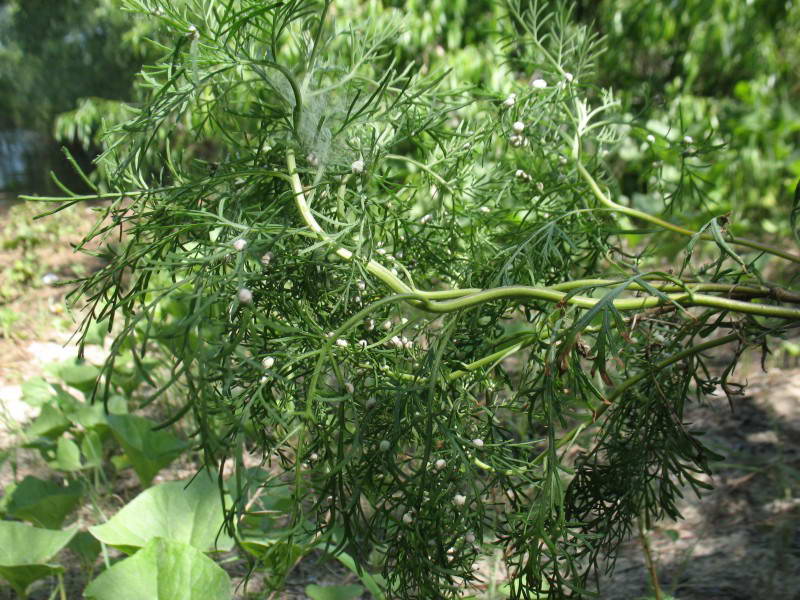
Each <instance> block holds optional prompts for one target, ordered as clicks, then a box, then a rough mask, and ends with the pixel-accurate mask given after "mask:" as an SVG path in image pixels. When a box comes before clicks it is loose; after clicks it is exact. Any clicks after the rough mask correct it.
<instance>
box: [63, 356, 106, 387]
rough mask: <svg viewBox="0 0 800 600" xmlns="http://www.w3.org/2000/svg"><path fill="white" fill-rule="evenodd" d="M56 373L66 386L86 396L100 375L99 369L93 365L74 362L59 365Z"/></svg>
mask: <svg viewBox="0 0 800 600" xmlns="http://www.w3.org/2000/svg"><path fill="white" fill-rule="evenodd" d="M57 373H58V376H59V377H60V378H61V379H62V380H63V381H64V383H66V384H67V385H68V386H70V387H74V388H75V389H76V390H80V391H82V392H83V393H84V394H88V393H90V392H91V391H92V390H93V389H94V384H95V382H96V381H97V377H98V376H99V375H100V369H99V368H98V367H95V366H94V365H90V364H87V363H85V362H84V363H82V362H79V361H78V360H75V361H67V362H66V363H64V364H62V365H60V366H59V367H58V370H57Z"/></svg>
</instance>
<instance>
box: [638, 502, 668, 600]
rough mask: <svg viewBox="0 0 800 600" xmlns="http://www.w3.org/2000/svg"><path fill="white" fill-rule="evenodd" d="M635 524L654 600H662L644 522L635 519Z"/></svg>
mask: <svg viewBox="0 0 800 600" xmlns="http://www.w3.org/2000/svg"><path fill="white" fill-rule="evenodd" d="M636 523H637V525H638V529H639V541H640V542H641V544H642V550H643V551H644V560H645V563H646V564H647V572H648V573H649V574H650V583H651V585H652V586H653V595H654V597H655V600H662V599H663V596H662V594H661V585H660V584H659V583H658V573H657V572H656V563H655V561H654V560H653V553H652V552H651V550H650V540H648V539H647V532H646V531H645V528H644V520H643V519H642V517H641V516H639V517H637V519H636Z"/></svg>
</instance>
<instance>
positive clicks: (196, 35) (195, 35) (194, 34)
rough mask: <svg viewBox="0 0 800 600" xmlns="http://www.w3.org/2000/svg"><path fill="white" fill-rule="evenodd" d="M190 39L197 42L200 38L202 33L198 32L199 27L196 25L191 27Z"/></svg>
mask: <svg viewBox="0 0 800 600" xmlns="http://www.w3.org/2000/svg"><path fill="white" fill-rule="evenodd" d="M189 37H190V38H191V39H193V40H196V39H197V38H199V37H200V33H199V32H198V31H197V27H195V26H194V25H189Z"/></svg>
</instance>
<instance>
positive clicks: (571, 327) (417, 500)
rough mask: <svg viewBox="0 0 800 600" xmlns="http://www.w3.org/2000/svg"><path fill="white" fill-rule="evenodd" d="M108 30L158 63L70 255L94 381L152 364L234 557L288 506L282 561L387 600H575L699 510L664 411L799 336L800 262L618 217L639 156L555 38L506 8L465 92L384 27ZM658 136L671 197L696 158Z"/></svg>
mask: <svg viewBox="0 0 800 600" xmlns="http://www.w3.org/2000/svg"><path fill="white" fill-rule="evenodd" d="M127 5H128V6H129V7H130V8H131V9H133V10H137V11H141V12H143V13H146V14H149V15H151V16H152V17H155V18H157V19H160V20H161V21H162V22H163V25H164V27H166V28H169V29H170V30H171V31H172V32H173V35H174V45H173V46H171V47H168V46H164V47H163V52H164V57H163V59H162V60H161V61H159V62H158V63H157V64H154V65H152V66H149V67H147V68H146V69H145V71H144V73H143V77H142V82H141V85H142V86H143V88H144V89H145V90H147V97H148V98H149V100H148V102H147V103H146V104H144V105H143V106H141V107H138V108H137V109H136V111H135V114H134V115H133V116H132V118H131V119H130V120H129V121H127V122H126V123H125V124H124V125H121V126H119V127H118V128H116V129H115V130H112V131H111V132H110V133H109V136H110V137H109V138H108V140H107V142H106V143H107V147H108V150H107V151H106V152H105V153H104V155H103V156H102V157H101V159H100V166H101V168H102V170H103V172H104V173H105V174H106V182H105V184H106V186H107V188H108V189H110V190H112V191H110V192H108V193H105V194H101V195H100V196H101V197H104V198H107V199H109V200H110V201H111V204H110V206H109V208H108V209H107V210H106V211H105V214H104V216H106V217H107V219H106V220H105V221H104V222H102V223H101V224H98V226H97V228H96V230H95V231H94V232H93V233H92V235H90V236H89V237H88V238H87V240H86V243H88V242H89V241H90V240H92V239H106V240H108V241H112V242H114V243H112V244H111V245H109V246H108V249H107V250H106V254H105V258H106V259H107V260H108V264H107V266H106V267H104V268H103V269H102V270H101V271H99V272H97V273H95V274H92V275H90V276H89V277H87V278H86V279H85V280H83V282H82V286H81V288H80V291H79V295H80V297H81V298H82V299H83V300H85V301H88V302H89V303H90V314H89V317H88V318H87V321H86V323H85V325H86V326H87V327H88V325H89V324H91V323H92V322H96V321H100V320H104V319H108V323H109V327H113V329H112V332H113V334H114V340H115V341H114V346H113V352H112V355H111V358H110V359H109V361H108V363H107V365H106V367H107V369H112V368H113V363H114V360H115V359H114V357H115V355H116V354H117V353H118V352H121V351H123V350H125V351H129V352H132V353H133V355H134V356H135V357H137V360H138V359H140V358H141V357H143V356H144V355H145V354H146V353H147V352H150V351H152V350H153V348H154V347H156V346H158V347H159V348H161V349H162V351H165V352H167V353H168V356H169V360H170V367H171V372H172V377H171V379H170V380H169V382H168V384H167V386H166V387H174V388H175V389H177V390H180V391H181V392H182V394H183V395H184V397H185V399H186V408H185V411H182V412H181V413H179V414H178V415H176V417H175V418H179V417H181V416H183V414H191V416H192V417H193V419H194V421H195V423H196V426H197V439H198V443H200V444H201V445H202V448H203V450H204V452H205V454H206V457H207V460H208V461H209V462H210V463H213V464H216V465H218V466H220V467H221V466H222V465H223V464H224V463H225V461H228V460H230V461H232V462H233V464H234V467H235V469H234V471H235V475H234V481H235V485H234V486H228V487H229V488H231V487H233V488H234V489H233V490H230V489H229V491H232V493H233V495H234V497H235V501H234V503H233V505H231V506H230V507H229V515H228V516H229V527H230V529H231V533H232V534H235V535H236V536H237V539H239V541H240V542H245V541H246V537H247V531H245V530H243V529H241V528H237V524H238V523H239V522H240V519H239V518H240V517H241V516H242V515H244V514H245V513H246V512H247V511H248V507H249V501H250V499H251V498H253V497H254V495H256V494H261V493H265V494H267V495H269V494H271V493H276V490H279V491H283V492H284V493H288V494H289V495H290V497H291V499H292V509H291V524H290V528H289V530H288V534H287V535H288V543H289V544H292V543H298V544H311V543H319V542H328V543H329V544H330V548H331V551H333V552H336V551H346V552H347V553H348V554H350V555H351V556H353V557H355V559H356V560H357V562H358V564H359V565H360V567H361V568H363V569H366V570H370V569H371V568H373V566H376V565H377V566H380V567H381V568H382V569H383V574H384V576H385V578H386V581H387V584H388V591H387V593H388V594H389V595H390V596H391V597H398V598H433V597H437V598H440V597H444V598H451V597H452V598H455V597H458V596H459V595H460V594H461V593H462V591H463V590H464V588H465V587H469V586H471V585H472V584H474V583H476V582H477V581H478V574H477V572H476V570H475V568H474V566H473V565H474V564H475V562H476V561H479V560H480V558H481V555H482V551H483V549H485V548H488V547H491V546H493V545H499V546H501V547H502V548H503V551H504V554H503V555H504V557H505V561H506V564H507V567H508V571H509V577H510V580H511V592H512V596H513V597H514V598H537V597H552V598H560V597H567V596H570V595H572V596H579V595H581V594H583V593H584V592H585V591H586V590H589V589H590V588H591V586H592V580H591V577H592V575H593V574H594V573H596V572H597V569H598V568H605V567H607V566H608V565H609V563H608V561H606V560H605V559H606V558H607V557H613V553H614V550H615V548H616V546H617V545H618V543H619V542H620V541H621V540H622V539H624V538H625V537H626V536H627V535H628V534H629V533H630V532H631V530H632V528H633V527H634V526H635V524H636V522H637V520H638V519H643V520H644V522H645V523H649V522H650V521H651V520H653V519H657V518H660V517H662V516H673V517H674V516H677V509H676V501H677V499H678V498H679V497H680V494H681V493H682V491H681V490H682V487H681V486H682V485H684V484H688V485H689V486H691V487H693V488H694V489H695V490H698V491H699V490H701V489H702V488H703V487H704V486H705V485H706V484H704V483H703V481H702V479H701V478H700V477H699V475H700V474H702V473H707V472H708V469H709V467H708V462H709V459H710V458H712V457H713V454H712V453H711V452H710V451H709V450H708V449H707V448H706V447H705V446H704V445H703V444H702V441H701V439H700V437H699V435H698V434H697V433H696V432H693V431H691V428H690V427H689V426H688V425H686V424H685V423H683V421H682V413H683V410H684V406H685V404H686V403H687V402H689V401H691V400H692V399H694V398H699V397H702V395H703V394H706V393H709V392H711V391H712V390H714V389H715V388H716V387H718V386H721V387H722V389H724V390H725V391H726V392H728V393H730V394H731V395H734V392H735V389H734V387H733V384H732V383H730V382H729V381H728V376H729V375H730V373H731V372H732V369H733V367H734V365H735V362H736V359H737V358H738V357H739V355H740V354H741V353H742V352H743V351H744V350H745V348H747V347H751V346H756V347H758V346H763V347H764V348H766V347H767V343H768V341H769V340H770V339H774V338H779V337H780V336H781V335H783V334H784V333H785V332H786V331H787V330H788V329H789V328H791V327H796V326H797V324H798V319H800V309H798V308H796V307H794V306H793V304H796V303H797V302H798V300H800V296H798V294H797V293H795V292H793V291H791V290H790V289H786V288H785V287H780V284H781V283H783V282H782V281H781V280H780V277H781V270H780V268H779V266H780V265H781V264H784V263H785V264H789V265H791V266H793V267H794V268H796V265H797V263H800V257H798V256H797V255H796V254H794V253H793V252H790V251H787V250H786V249H785V248H783V247H781V248H773V247H770V246H766V245H764V244H761V243H760V242H757V241H750V240H744V239H740V238H736V237H733V236H732V235H731V234H730V233H728V232H727V230H726V221H725V218H724V217H717V218H714V219H713V220H711V221H710V222H709V223H707V224H706V225H705V226H704V227H703V228H702V230H700V231H694V230H691V229H687V228H685V227H683V226H682V225H680V224H679V223H676V222H675V221H673V220H667V219H668V218H669V217H666V216H664V215H657V214H650V213H647V212H644V211H642V210H639V209H637V208H634V207H631V206H629V205H627V204H623V203H621V202H619V201H618V200H619V193H618V190H619V183H618V181H617V180H616V179H615V177H614V173H613V172H612V171H611V170H610V169H609V168H608V166H607V164H606V162H605V157H606V156H607V153H608V152H610V151H613V150H614V149H615V148H616V147H617V145H618V144H619V141H620V139H621V137H622V136H623V135H624V134H625V133H626V132H628V131H630V128H632V127H638V125H637V124H636V123H634V122H630V121H629V120H627V119H625V118H623V116H622V115H621V114H620V113H619V110H618V102H617V101H616V99H615V96H614V94H613V92H612V91H611V90H607V89H601V88H599V87H597V86H596V85H595V83H594V82H595V81H596V76H597V73H596V65H597V59H598V56H599V55H600V53H601V52H602V49H603V45H602V41H601V40H600V39H598V38H597V36H595V35H594V34H593V33H592V32H591V30H590V29H589V28H587V27H585V26H581V25H577V24H575V22H574V20H573V19H572V18H571V15H570V12H569V11H568V10H566V9H564V8H563V7H562V8H555V9H547V10H545V9H544V8H543V7H539V6H538V5H536V4H533V5H532V6H527V4H524V5H523V4H521V3H518V2H514V1H511V2H509V3H508V4H507V5H506V7H505V10H504V14H503V18H502V19H501V20H500V21H499V22H500V23H501V24H502V29H501V30H500V31H498V32H494V33H491V34H487V40H489V41H487V42H486V45H485V46H480V48H482V49H486V48H489V49H491V50H494V49H499V50H502V52H503V53H504V55H503V56H497V60H498V61H503V66H502V67H501V69H500V70H499V71H498V72H503V73H505V74H506V77H505V78H504V79H503V81H501V82H494V81H490V82H482V85H481V86H474V85H463V86H462V85H460V83H462V82H460V81H458V80H457V78H456V79H455V80H454V78H453V76H452V74H448V73H447V72H445V71H442V72H439V71H437V70H430V71H428V72H423V71H422V70H419V69H417V68H415V63H414V62H413V60H410V57H408V56H401V55H398V53H397V52H395V48H394V46H393V42H394V40H395V39H397V37H398V36H399V35H401V31H402V29H401V26H402V22H403V19H402V16H401V14H400V13H397V12H394V11H377V10H376V11H369V10H366V9H365V12H367V13H368V14H361V13H357V14H359V15H361V16H362V17H363V18H358V19H357V18H355V17H351V16H350V15H348V14H344V13H343V11H339V10H336V4H335V3H332V2H330V1H327V2H323V3H320V2H310V1H305V0H288V1H283V2H262V1H260V0H259V1H256V0H238V1H234V0H226V1H224V2H218V1H217V2H211V1H206V0H185V1H183V2H167V1H165V0H129V1H128V2H127ZM334 13H335V14H334ZM476 43H482V42H476ZM495 84H496V85H497V87H492V86H493V85H495ZM674 126H675V127H678V126H679V124H677V123H676V124H674ZM657 133H658V132H653V134H654V141H653V143H655V144H657V145H658V147H659V150H660V151H661V152H662V153H663V155H664V156H665V157H667V158H668V159H669V160H672V161H673V164H675V165H676V166H677V168H679V169H680V173H681V179H680V180H679V181H690V180H691V178H692V177H693V176H694V175H693V174H696V173H698V172H700V171H701V170H702V169H703V167H704V165H705V164H706V163H705V161H707V160H711V158H710V157H711V156H712V155H713V152H714V150H715V148H714V147H713V146H709V145H707V144H704V143H703V140H696V141H695V140H691V139H689V138H685V139H682V140H681V139H679V140H677V141H675V140H673V139H672V138H671V137H665V136H661V135H659V136H658V137H657V138H656V137H655V134H657ZM172 136H180V137H181V138H182V139H183V140H184V141H185V140H186V139H189V140H191V142H192V143H191V144H189V145H187V144H180V145H173V144H172V143H171V142H170V140H171V139H172ZM663 186H664V191H663V194H664V199H665V203H666V204H667V205H669V204H670V203H677V202H685V203H691V202H693V201H695V200H696V199H697V196H695V195H694V194H695V193H697V188H695V187H693V186H691V185H678V184H676V183H675V181H674V180H666V181H664V182H663ZM93 197H94V196H93ZM85 199H86V197H73V198H72V199H68V200H67V201H66V202H63V201H62V200H63V199H61V200H60V201H59V204H58V206H57V208H56V209H55V210H61V209H63V208H66V207H67V206H69V205H72V204H75V203H78V202H81V201H82V200H85ZM120 231H124V233H125V236H124V238H122V241H121V242H118V243H117V242H116V241H115V240H116V239H118V238H116V236H117V235H118V232H120ZM675 239H680V240H683V243H684V248H683V250H682V252H681V254H680V255H679V256H678V257H675V259H674V260H673V262H672V263H671V264H664V263H661V262H659V260H658V259H657V255H658V251H659V249H660V247H661V246H662V245H663V244H665V243H666V241H674V240H675ZM701 249H702V252H700V250H701ZM695 255H697V256H695ZM709 256H711V257H712V258H711V259H710V260H708V257H709ZM700 258H703V259H705V260H704V261H701V260H700ZM773 276H774V277H777V278H778V280H776V281H772V280H771V279H770V277H773ZM156 323H159V325H158V326H155V324H156ZM151 325H152V326H151ZM84 331H87V329H84ZM723 345H728V346H730V348H732V352H731V356H732V362H731V364H730V365H729V366H728V367H727V368H725V369H724V370H723V371H715V370H714V369H713V368H712V367H711V366H710V365H709V362H708V355H707V351H710V350H712V349H713V348H716V347H720V346H723ZM161 391H163V389H162V390H161ZM156 396H157V394H156ZM576 444H578V445H579V451H578V452H577V456H576V455H575V453H573V452H568V450H569V449H570V448H572V447H574V446H575V445H576ZM245 450H247V451H249V452H251V453H252V452H255V453H257V454H258V455H259V456H260V457H261V458H262V461H263V469H262V472H261V473H259V474H258V475H254V472H253V470H252V469H246V468H245V466H244V463H243V460H242V455H243V452H244V451H245ZM264 471H266V472H267V473H268V476H267V477H265V476H264ZM220 472H221V471H220ZM611 563H612V564H613V560H612V561H611ZM288 566H289V565H287V567H288Z"/></svg>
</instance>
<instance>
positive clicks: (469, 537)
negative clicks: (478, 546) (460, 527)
mask: <svg viewBox="0 0 800 600" xmlns="http://www.w3.org/2000/svg"><path fill="white" fill-rule="evenodd" d="M464 541H465V542H467V543H468V544H474V543H475V534H474V533H468V534H467V535H465V536H464Z"/></svg>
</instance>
